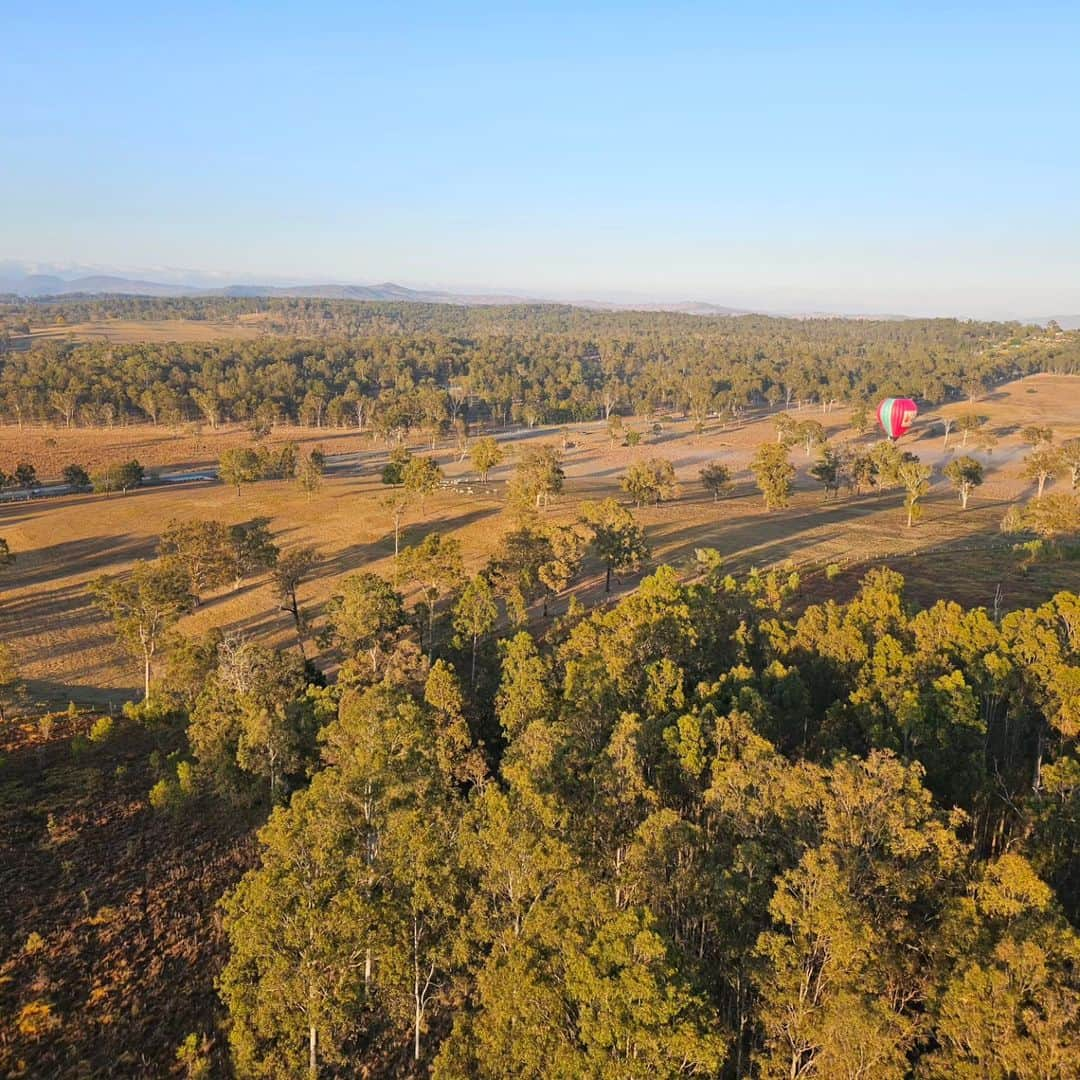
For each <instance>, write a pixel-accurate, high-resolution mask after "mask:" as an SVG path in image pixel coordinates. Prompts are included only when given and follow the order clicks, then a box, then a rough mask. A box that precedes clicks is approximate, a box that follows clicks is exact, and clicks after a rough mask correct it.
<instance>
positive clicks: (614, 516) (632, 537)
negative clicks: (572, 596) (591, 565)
mask: <svg viewBox="0 0 1080 1080" xmlns="http://www.w3.org/2000/svg"><path fill="white" fill-rule="evenodd" d="M580 514H581V520H582V521H583V522H584V523H585V525H586V526H588V528H589V531H590V532H591V534H592V544H593V548H594V549H595V551H596V554H597V555H598V556H599V557H600V558H601V559H602V560H603V563H604V568H605V578H604V592H605V593H610V592H611V574H612V572H613V571H620V572H621V571H627V570H634V569H636V568H637V567H638V566H640V565H641V563H642V561H643V560H644V559H647V558H648V557H649V548H648V545H647V544H646V543H645V532H644V530H643V529H642V528H641V526H640V525H639V524H638V523H637V522H636V521H635V520H634V515H633V514H632V513H630V511H629V510H627V509H626V507H624V506H620V505H619V503H618V502H617V501H616V500H615V499H610V498H609V499H604V500H603V502H584V503H582V504H581V509H580Z"/></svg>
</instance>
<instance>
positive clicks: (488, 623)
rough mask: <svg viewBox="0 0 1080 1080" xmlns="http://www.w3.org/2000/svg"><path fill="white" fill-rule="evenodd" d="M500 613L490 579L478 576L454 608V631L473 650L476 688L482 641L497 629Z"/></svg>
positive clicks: (473, 682) (481, 575)
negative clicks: (478, 658) (496, 622)
mask: <svg viewBox="0 0 1080 1080" xmlns="http://www.w3.org/2000/svg"><path fill="white" fill-rule="evenodd" d="M498 614H499V609H498V608H497V607H496V605H495V593H494V591H493V590H492V588H491V582H490V581H488V579H487V577H486V575H484V574H477V575H476V576H475V577H472V578H470V579H469V581H468V583H467V584H466V585H465V588H464V589H462V590H461V596H459V597H458V601H457V603H456V604H455V605H454V615H453V626H454V631H455V632H456V633H457V634H459V635H460V636H461V637H462V638H464V639H465V640H466V641H468V642H469V643H470V645H471V648H472V665H471V670H470V676H469V684H470V685H471V686H472V687H473V688H474V689H475V688H476V653H477V650H478V649H479V647H480V639H481V638H482V637H483V636H484V635H485V634H490V633H491V631H492V630H493V629H494V628H495V620H496V618H497V617H498Z"/></svg>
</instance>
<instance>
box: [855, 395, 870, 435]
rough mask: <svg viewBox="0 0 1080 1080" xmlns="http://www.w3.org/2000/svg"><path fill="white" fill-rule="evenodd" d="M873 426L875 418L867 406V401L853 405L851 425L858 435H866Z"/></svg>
mask: <svg viewBox="0 0 1080 1080" xmlns="http://www.w3.org/2000/svg"><path fill="white" fill-rule="evenodd" d="M873 426H874V420H873V417H872V416H871V415H870V409H869V408H868V407H867V405H866V402H864V401H860V402H859V403H858V404H857V405H854V406H852V409H851V427H852V430H853V431H854V432H855V434H856V435H865V434H866V433H867V432H868V431H870V430H872V428H873Z"/></svg>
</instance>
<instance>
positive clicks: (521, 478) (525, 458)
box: [509, 444, 566, 511]
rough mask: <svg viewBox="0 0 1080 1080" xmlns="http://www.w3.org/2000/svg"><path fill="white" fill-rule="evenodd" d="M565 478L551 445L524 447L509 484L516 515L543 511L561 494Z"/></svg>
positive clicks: (554, 447)
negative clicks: (516, 510) (517, 511)
mask: <svg viewBox="0 0 1080 1080" xmlns="http://www.w3.org/2000/svg"><path fill="white" fill-rule="evenodd" d="M565 478H566V473H565V472H564V471H563V467H562V454H561V453H560V451H559V449H558V447H556V446H553V445H550V444H543V445H541V446H530V447H527V448H526V449H525V450H524V451H523V452H522V454H521V457H520V459H519V460H518V466H517V469H516V471H515V472H514V476H513V478H512V479H511V481H510V490H509V498H510V503H511V505H513V506H515V507H516V508H517V509H518V510H519V511H528V510H530V509H531V510H539V509H540V508H541V507H546V506H547V505H548V503H549V502H550V501H551V499H552V497H554V496H556V495H558V494H559V493H560V492H561V491H562V489H563V481H564V480H565Z"/></svg>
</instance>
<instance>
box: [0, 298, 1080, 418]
mask: <svg viewBox="0 0 1080 1080" xmlns="http://www.w3.org/2000/svg"><path fill="white" fill-rule="evenodd" d="M257 312H258V313H262V314H263V315H265V317H266V319H267V321H266V322H264V323H260V324H259V325H260V326H262V327H263V328H264V329H266V330H267V331H272V332H273V333H272V334H268V336H267V337H265V338H261V339H259V340H254V341H251V340H243V341H242V340H223V341H219V342H213V343H209V344H146V343H139V344H109V343H92V344H76V343H73V342H56V341H49V342H46V343H43V344H40V345H37V346H36V347H34V348H31V349H28V350H26V351H15V350H9V351H7V352H6V354H5V355H4V357H3V370H2V372H0V410H2V412H3V415H4V416H5V417H6V418H7V419H9V420H17V421H19V422H30V421H43V420H50V421H53V422H57V423H63V424H67V425H75V424H102V423H104V424H112V423H123V422H130V421H147V420H152V421H153V422H155V423H157V422H166V423H178V422H181V421H185V420H196V419H201V420H203V421H205V422H207V423H209V424H210V425H212V426H214V425H217V424H218V423H222V422H227V421H255V420H262V421H265V422H267V423H275V422H299V423H303V424H312V425H316V426H324V425H338V426H358V427H361V428H363V427H365V426H366V425H368V424H369V423H375V424H376V425H379V424H381V425H382V426H383V427H384V428H388V429H393V428H400V427H405V428H409V427H412V426H414V425H415V426H419V425H423V424H425V423H429V424H437V423H438V422H440V421H446V420H448V419H449V420H459V419H463V420H469V419H476V418H494V419H496V420H499V421H503V422H505V421H510V420H515V421H519V422H520V421H523V422H526V423H530V424H533V423H540V422H550V423H563V422H567V421H570V420H584V419H592V418H594V417H596V416H598V415H601V416H607V415H609V414H611V413H612V412H615V413H618V412H635V413H639V414H649V413H651V412H655V411H657V410H662V409H680V410H683V411H687V412H691V413H696V414H701V415H702V416H704V415H707V414H708V413H710V412H737V411H738V410H739V409H741V408H743V407H745V406H755V405H762V404H767V403H768V404H776V403H779V402H788V403H790V402H791V401H793V400H797V401H815V402H821V403H823V404H828V403H838V402H855V401H867V400H871V399H873V398H875V397H877V396H880V395H883V394H906V395H910V396H912V397H915V398H917V399H919V400H921V401H923V402H929V403H935V402H940V401H945V400H948V399H949V398H952V397H958V396H970V395H973V394H976V393H979V392H981V391H982V390H984V389H986V388H987V387H989V386H991V385H994V384H995V383H998V382H1001V381H1003V380H1005V379H1008V378H1013V377H1015V376H1017V375H1022V374H1028V373H1031V372H1035V371H1047V370H1052V371H1057V372H1074V371H1078V370H1080V333H1064V332H1061V331H1060V330H1058V329H1056V328H1054V327H1051V328H1050V329H1049V330H1042V329H1041V328H1038V327H1033V326H1023V325H1020V324H1018V323H985V322H962V321H958V320H953V319H927V320H916V319H912V320H894V321H886V320H846V319H832V318H829V319H802V320H796V319H782V318H771V317H767V316H758V315H748V316H741V317H722V318H712V317H701V316H694V315H684V314H676V313H664V312H634V311H626V312H594V311H587V310H584V309H580V308H574V307H565V306H547V305H521V306H509V307H497V306H492V307H456V306H452V305H435V304H390V303H365V302H349V301H329V300H327V301H315V300H276V299H275V300H232V299H221V298H214V299H175V300H171V299H170V300H160V299H152V300H145V299H135V298H130V299H123V298H119V299H117V298H110V299H75V300H69V301H65V302H63V303H58V304H46V305H42V304H22V305H9V306H7V307H0V318H2V319H3V325H4V326H5V327H6V328H7V331H8V332H16V331H19V330H26V329H27V328H28V327H29V326H32V325H40V324H49V325H52V324H54V323H55V322H56V320H57V319H58V318H60V317H63V318H64V319H66V320H67V321H68V322H69V323H70V322H75V321H78V320H80V319H91V318H98V319H100V318H116V317H123V318H142V319H150V318H162V317H182V318H200V319H211V318H234V317H237V316H239V315H241V314H249V313H257Z"/></svg>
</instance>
